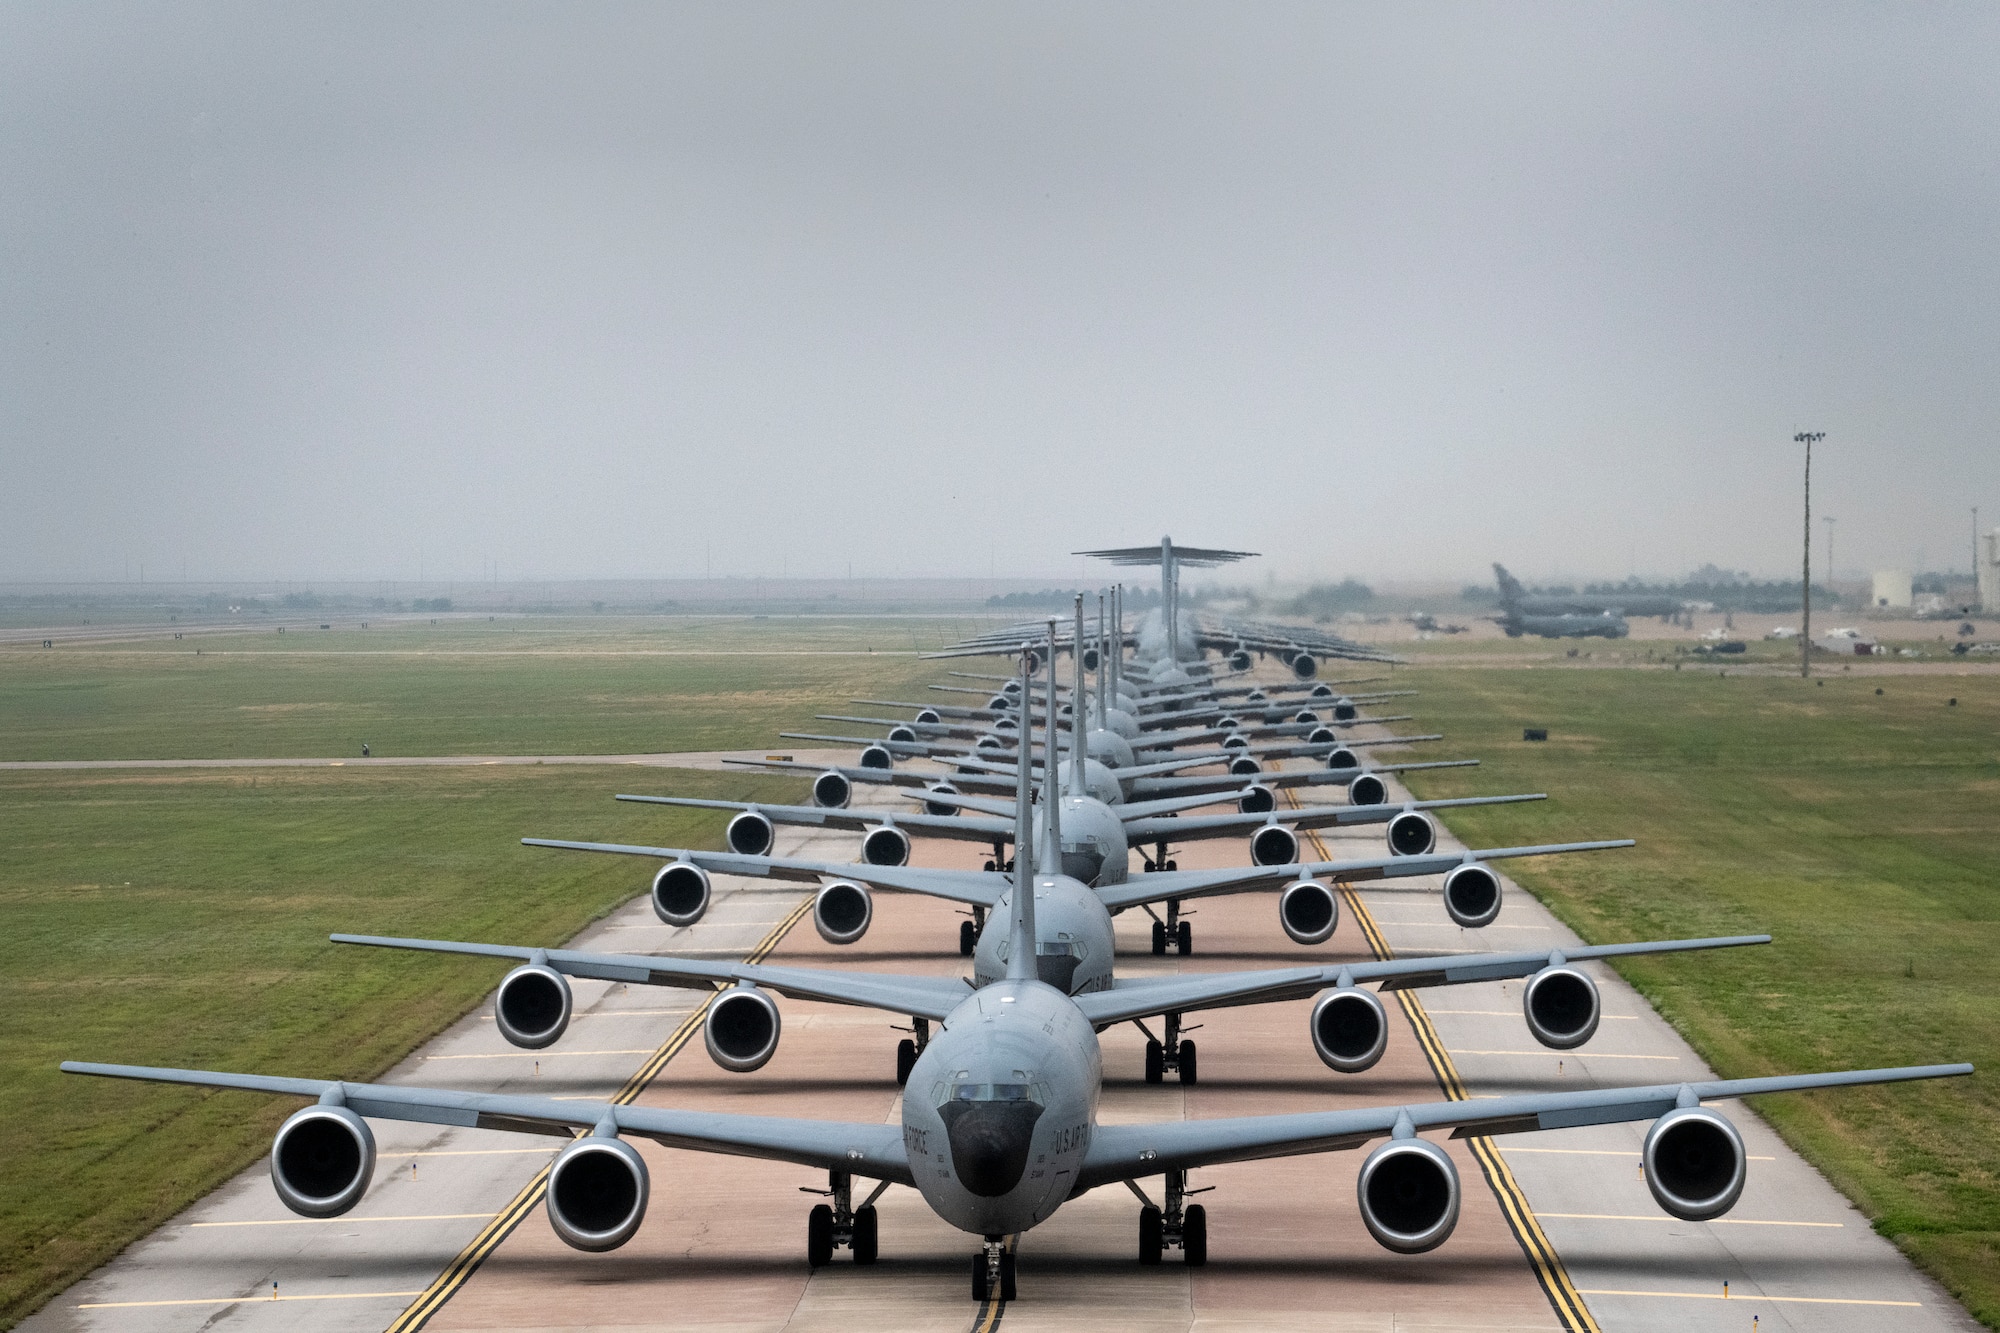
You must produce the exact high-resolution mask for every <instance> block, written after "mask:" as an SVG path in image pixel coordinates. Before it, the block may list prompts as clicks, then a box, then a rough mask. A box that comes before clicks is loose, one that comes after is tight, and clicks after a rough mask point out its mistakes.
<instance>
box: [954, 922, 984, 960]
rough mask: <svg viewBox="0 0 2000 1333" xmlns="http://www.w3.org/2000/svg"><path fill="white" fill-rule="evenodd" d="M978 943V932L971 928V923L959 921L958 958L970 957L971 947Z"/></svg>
mask: <svg viewBox="0 0 2000 1333" xmlns="http://www.w3.org/2000/svg"><path fill="white" fill-rule="evenodd" d="M978 943H979V932H978V931H976V930H974V929H973V928H972V923H971V922H970V921H961V922H959V923H958V956H959V957H960V958H970V957H972V948H973V946H974V945H976V944H978Z"/></svg>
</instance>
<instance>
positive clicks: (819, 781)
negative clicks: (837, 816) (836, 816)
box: [813, 769, 854, 810]
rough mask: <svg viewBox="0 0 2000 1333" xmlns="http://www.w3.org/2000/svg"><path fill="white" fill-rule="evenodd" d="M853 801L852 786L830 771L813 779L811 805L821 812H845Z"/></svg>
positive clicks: (843, 774) (840, 775)
mask: <svg viewBox="0 0 2000 1333" xmlns="http://www.w3.org/2000/svg"><path fill="white" fill-rule="evenodd" d="M853 799H854V784H853V783H852V782H849V781H848V780H847V775H846V774H845V773H837V772H835V771H834V770H832V769H828V770H827V771H826V772H824V773H822V774H820V775H819V776H818V777H816V778H814V779H813V804H814V805H816V806H819V807H820V808H821V809H823V810H845V809H846V808H847V803H848V802H849V801H851V800H853Z"/></svg>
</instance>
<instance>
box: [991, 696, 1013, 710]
mask: <svg viewBox="0 0 2000 1333" xmlns="http://www.w3.org/2000/svg"><path fill="white" fill-rule="evenodd" d="M1015 706H1016V705H1015V703H1014V696H1013V695H1011V694H996V695H994V696H993V697H992V698H991V699H988V700H987V701H986V711H987V712H989V713H1011V712H1013V711H1014V708H1015Z"/></svg>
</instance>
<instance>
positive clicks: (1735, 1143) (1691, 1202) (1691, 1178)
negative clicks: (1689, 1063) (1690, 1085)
mask: <svg viewBox="0 0 2000 1333" xmlns="http://www.w3.org/2000/svg"><path fill="white" fill-rule="evenodd" d="M1639 1160H1640V1162H1641V1163H1642V1164H1643V1165H1644V1168H1645V1172H1646V1188H1647V1189H1649V1190H1651V1191H1652V1192H1653V1200H1654V1202H1656V1203H1658V1204H1659V1205H1660V1207H1662V1208H1664V1209H1665V1210H1666V1211H1667V1212H1669V1213H1671V1214H1673V1215H1674V1216H1675V1217H1678V1218H1681V1219H1682V1220H1683V1221H1688V1222H1706V1221H1707V1220H1708V1219H1709V1218H1711V1217H1720V1216H1722V1215H1723V1214H1724V1213H1726V1212H1728V1211H1729V1210H1730V1209H1731V1208H1734V1207H1735V1206H1736V1200H1737V1198H1738V1197H1739V1196H1741V1195H1742V1193H1743V1176H1744V1170H1745V1167H1746V1166H1747V1165H1748V1162H1749V1157H1748V1155H1747V1154H1746V1153H1745V1152H1744V1150H1743V1136H1742V1135H1740V1134H1738V1133H1737V1132H1736V1126H1734V1125H1732V1124H1730V1123H1729V1122H1728V1121H1727V1120H1725V1119H1723V1118H1722V1117H1721V1116H1720V1115H1718V1114H1716V1113H1715V1112H1714V1111H1711V1110H1708V1109H1707V1108H1706V1107H1701V1106H1683V1107H1678V1108H1676V1109H1674V1110H1672V1111H1669V1112H1667V1113H1666V1114H1665V1115H1663V1116H1661V1117H1660V1118H1659V1119H1658V1120H1655V1121H1654V1122H1653V1127H1652V1129H1650V1130H1648V1131H1647V1132H1646V1142H1645V1145H1644V1146H1643V1147H1642V1148H1641V1149H1640V1150H1639Z"/></svg>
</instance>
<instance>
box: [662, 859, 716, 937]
mask: <svg viewBox="0 0 2000 1333" xmlns="http://www.w3.org/2000/svg"><path fill="white" fill-rule="evenodd" d="M709 893H710V885H709V881H708V872H707V871H706V870H703V869H702V868H701V867H700V866H698V865H696V864H695V863H694V862H692V861H675V862H674V863H673V864H672V865H666V866H661V867H660V873H659V874H657V875H655V876H653V915H654V916H657V917H658V918H660V920H662V921H664V922H666V923H667V924H668V925H670V926H692V925H693V924H694V923H695V922H697V921H699V920H701V918H702V915H703V913H705V912H707V911H708V899H709Z"/></svg>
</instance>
